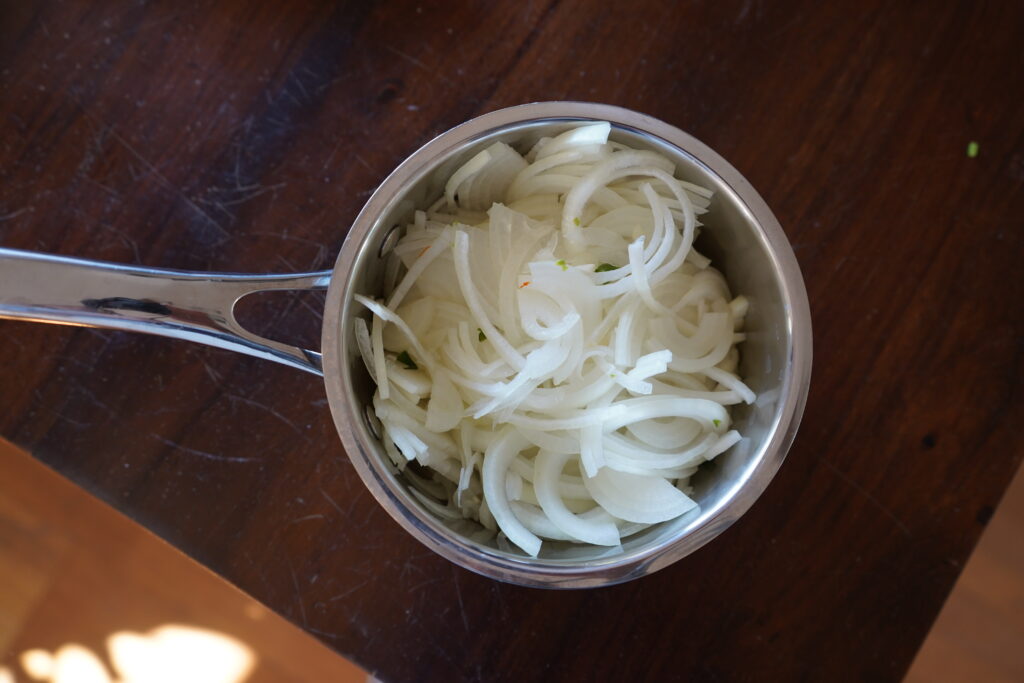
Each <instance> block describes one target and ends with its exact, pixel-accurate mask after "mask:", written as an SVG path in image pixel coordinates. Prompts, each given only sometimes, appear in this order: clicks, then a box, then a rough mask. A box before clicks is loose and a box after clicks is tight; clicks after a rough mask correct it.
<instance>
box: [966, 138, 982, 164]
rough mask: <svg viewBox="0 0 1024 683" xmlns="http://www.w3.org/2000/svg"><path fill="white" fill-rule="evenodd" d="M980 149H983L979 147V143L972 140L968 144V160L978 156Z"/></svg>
mask: <svg viewBox="0 0 1024 683" xmlns="http://www.w3.org/2000/svg"><path fill="white" fill-rule="evenodd" d="M979 149H981V147H980V145H978V143H977V142H975V141H974V140H971V141H970V142H968V143H967V156H968V158H970V159H973V158H974V157H976V156H978V150H979Z"/></svg>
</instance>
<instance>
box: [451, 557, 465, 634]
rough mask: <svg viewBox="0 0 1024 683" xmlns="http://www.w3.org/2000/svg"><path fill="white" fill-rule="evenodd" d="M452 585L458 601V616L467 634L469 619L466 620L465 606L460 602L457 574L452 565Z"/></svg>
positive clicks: (460, 594)
mask: <svg viewBox="0 0 1024 683" xmlns="http://www.w3.org/2000/svg"><path fill="white" fill-rule="evenodd" d="M452 580H453V581H452V583H454V584H455V597H456V598H458V600H459V616H461V617H462V625H463V627H465V629H466V633H469V619H467V618H466V605H465V603H463V602H462V588H460V587H459V572H458V570H457V569H455V566H454V565H452Z"/></svg>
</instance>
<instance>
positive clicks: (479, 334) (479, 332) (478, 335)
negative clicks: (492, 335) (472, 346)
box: [476, 327, 487, 341]
mask: <svg viewBox="0 0 1024 683" xmlns="http://www.w3.org/2000/svg"><path fill="white" fill-rule="evenodd" d="M476 338H477V339H479V340H480V341H487V335H486V334H484V331H483V330H481V329H480V328H479V327H478V328H476Z"/></svg>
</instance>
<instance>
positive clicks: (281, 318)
mask: <svg viewBox="0 0 1024 683" xmlns="http://www.w3.org/2000/svg"><path fill="white" fill-rule="evenodd" d="M326 295H327V293H326V291H324V290H319V291H318V290H308V289H276V290H275V289H271V290H264V291H259V292H253V293H251V294H246V295H245V296H243V297H242V298H241V299H239V300H238V301H237V302H236V303H235V307H234V316H235V320H237V321H238V322H239V324H240V325H241V326H242V327H244V328H245V329H246V330H247V331H249V332H252V333H253V334H257V335H259V336H261V337H265V338H266V339H272V340H274V341H278V342H282V343H285V344H291V345H293V346H297V347H299V348H302V349H319V348H320V335H321V332H322V328H323V315H324V302H325V300H326Z"/></svg>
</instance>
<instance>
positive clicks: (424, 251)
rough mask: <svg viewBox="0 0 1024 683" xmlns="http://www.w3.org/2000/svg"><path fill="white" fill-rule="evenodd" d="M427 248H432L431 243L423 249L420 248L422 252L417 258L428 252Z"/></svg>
mask: <svg viewBox="0 0 1024 683" xmlns="http://www.w3.org/2000/svg"><path fill="white" fill-rule="evenodd" d="M427 249H430V245H429V244H428V245H427V246H425V247H423V248H422V249H420V253H419V254H417V255H416V258H420V257H421V256H423V255H424V254H426V253H427Z"/></svg>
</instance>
